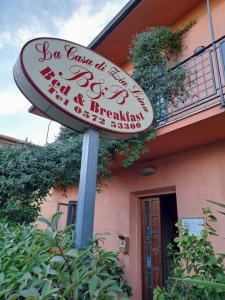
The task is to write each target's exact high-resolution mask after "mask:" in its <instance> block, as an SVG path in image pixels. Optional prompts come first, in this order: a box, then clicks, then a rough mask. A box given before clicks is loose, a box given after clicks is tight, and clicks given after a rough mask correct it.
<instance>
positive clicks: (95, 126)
mask: <svg viewBox="0 0 225 300" xmlns="http://www.w3.org/2000/svg"><path fill="white" fill-rule="evenodd" d="M41 39H50V40H59V41H64V42H69V43H72V44H74V45H78V46H80V47H82V48H84V49H87V50H89V51H91V52H94V51H93V50H91V49H89V48H86V47H84V46H82V45H80V44H78V43H74V42H71V41H68V40H64V39H60V38H53V37H39V38H35V39H32V40H29V41H28V42H27V43H26V44H25V45H24V46H23V48H22V50H21V51H20V55H19V60H20V66H21V70H22V72H23V74H24V76H25V77H26V79H27V80H28V81H29V83H30V84H31V85H32V87H33V88H34V89H35V90H36V91H37V92H38V93H39V94H41V96H42V97H43V98H45V99H46V100H47V101H48V102H50V103H51V104H52V105H53V106H55V107H56V108H58V109H59V110H61V111H62V112H63V113H65V114H66V115H69V116H70V117H72V118H74V119H78V120H79V121H80V122H82V123H85V124H87V125H88V126H91V127H92V128H99V129H100V130H102V131H105V132H107V131H108V132H112V133H115V134H118V136H119V135H121V136H122V135H123V136H126V135H135V134H138V133H141V132H144V131H147V129H148V128H149V127H150V126H151V123H150V125H149V126H148V127H147V128H145V129H143V130H141V131H136V132H127V131H126V132H122V131H115V130H111V129H108V128H105V127H102V126H99V125H94V124H92V123H90V122H88V121H86V120H83V119H82V118H80V117H78V116H74V115H73V114H72V113H70V112H68V111H66V110H64V109H63V108H62V107H61V106H59V105H58V104H57V103H55V102H53V101H52V100H51V99H50V98H49V97H48V96H47V95H45V94H44V93H43V92H42V90H40V88H39V87H38V86H37V85H36V84H35V83H34V81H33V80H32V79H31V77H30V76H29V74H28V73H27V71H26V69H25V66H24V64H23V59H22V56H23V51H24V49H25V48H26V46H27V45H28V44H30V43H31V42H33V41H37V40H41ZM94 54H95V55H98V56H99V57H101V58H102V59H104V60H106V61H108V62H109V63H113V62H110V61H109V60H108V59H107V58H105V57H103V56H101V55H100V54H98V53H95V52H94ZM113 64H114V63H113ZM114 65H115V64H114ZM115 66H116V67H117V68H118V69H119V70H120V71H122V72H124V73H126V74H127V76H128V77H129V78H131V80H132V81H134V82H135V83H136V81H135V80H134V79H133V78H132V77H131V76H130V75H129V74H128V73H127V72H126V71H124V70H122V69H121V68H120V67H118V66H117V65H115ZM13 76H14V75H13ZM14 80H15V76H14ZM15 82H16V80H15ZM136 84H137V85H138V87H139V88H140V89H141V91H142V92H143V93H144V94H145V92H144V91H143V89H142V88H141V87H140V85H139V84H138V83H136ZM16 85H17V87H18V88H19V90H20V91H21V92H22V94H23V95H24V96H25V97H26V95H25V94H24V92H23V91H22V90H21V88H20V87H19V86H18V84H17V82H16ZM146 97H147V96H146ZM26 98H27V97H26ZM29 101H30V102H31V103H32V104H33V105H34V106H36V105H35V104H34V103H33V102H32V101H31V99H29ZM150 106H151V104H150ZM36 107H37V106H36ZM43 113H44V114H46V115H47V116H48V117H49V118H50V119H53V118H52V116H49V115H48V114H47V113H45V112H43ZM55 121H56V122H58V123H60V122H59V121H58V120H55ZM60 124H61V123H60ZM62 124H63V123H62ZM63 125H65V124H63ZM65 126H66V127H69V126H68V125H65ZM73 130H75V129H74V128H73Z"/></svg>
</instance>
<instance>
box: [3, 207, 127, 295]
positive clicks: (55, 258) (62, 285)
mask: <svg viewBox="0 0 225 300" xmlns="http://www.w3.org/2000/svg"><path fill="white" fill-rule="evenodd" d="M59 217H60V213H57V214H55V215H54V216H53V217H52V220H51V222H48V221H47V220H46V219H42V221H44V222H45V223H47V224H48V229H47V230H45V231H41V230H39V229H37V228H36V227H35V226H32V225H27V226H25V225H19V224H9V223H7V222H6V221H1V222H0V299H7V300H13V299H15V300H16V299H19V300H22V299H27V300H48V299H49V300H53V299H58V300H63V299H68V300H72V299H73V300H74V299H77V300H81V299H82V300H83V299H87V300H88V299H89V300H94V299H99V300H111V299H112V300H113V299H121V300H122V299H123V300H125V299H128V296H129V295H130V293H131V290H130V287H129V286H128V285H127V284H126V283H125V282H124V281H123V280H122V277H123V269H122V268H121V267H120V266H119V265H118V256H117V254H116V253H114V252H107V251H105V250H104V249H102V248H101V246H100V244H101V242H102V241H103V239H104V238H103V237H102V236H97V237H95V238H94V239H93V242H92V243H91V245H90V246H89V247H88V248H87V249H85V250H78V249H76V248H74V247H73V241H74V238H73V228H72V226H70V227H67V229H65V230H64V231H57V230H56V223H57V220H58V218H59Z"/></svg>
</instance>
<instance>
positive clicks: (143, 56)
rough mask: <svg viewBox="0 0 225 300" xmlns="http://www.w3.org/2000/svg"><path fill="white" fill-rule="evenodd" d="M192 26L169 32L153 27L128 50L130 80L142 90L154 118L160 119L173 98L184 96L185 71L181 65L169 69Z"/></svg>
mask: <svg viewBox="0 0 225 300" xmlns="http://www.w3.org/2000/svg"><path fill="white" fill-rule="evenodd" d="M194 24H195V21H191V22H190V23H188V24H187V25H186V26H185V27H184V28H182V29H178V30H176V31H172V30H171V28H169V27H156V28H155V27H153V28H150V29H149V30H147V31H145V32H142V33H140V34H137V35H136V36H135V37H134V39H133V44H132V46H131V48H130V57H131V60H132V62H133V66H134V72H133V78H134V79H135V80H136V81H137V82H138V83H139V84H140V86H141V87H142V88H143V89H144V90H145V92H146V94H147V96H148V97H149V99H150V101H151V104H152V106H153V111H154V114H155V119H158V118H160V117H162V116H161V115H162V113H163V112H166V111H167V107H168V104H169V103H170V101H172V100H173V99H174V98H175V97H178V98H182V97H183V96H184V95H186V94H187V92H186V90H185V84H184V79H185V77H186V75H187V73H188V70H187V69H185V68H184V67H182V66H180V67H179V68H175V69H173V70H171V63H170V60H171V57H172V58H173V65H176V64H177V62H178V58H179V55H180V54H181V53H182V49H183V44H182V40H183V37H184V35H185V33H186V32H187V31H188V30H190V28H191V27H192V26H193V25H194Z"/></svg>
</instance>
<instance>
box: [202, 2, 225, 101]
mask: <svg viewBox="0 0 225 300" xmlns="http://www.w3.org/2000/svg"><path fill="white" fill-rule="evenodd" d="M206 2H207V10H208V20H209V28H210V35H211V43H212V46H213V55H214V59H215V64H216V75H217V78H218V82H219V93H220V100H221V107H225V99H224V94H223V87H222V81H221V76H220V69H219V60H218V55H217V51H216V43H215V35H214V29H213V21H212V14H211V7H210V0H206Z"/></svg>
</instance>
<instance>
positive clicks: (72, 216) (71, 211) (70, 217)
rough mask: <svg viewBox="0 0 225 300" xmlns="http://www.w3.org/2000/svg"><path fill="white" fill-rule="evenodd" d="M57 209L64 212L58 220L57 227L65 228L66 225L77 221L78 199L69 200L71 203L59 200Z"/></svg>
mask: <svg viewBox="0 0 225 300" xmlns="http://www.w3.org/2000/svg"><path fill="white" fill-rule="evenodd" d="M57 211H58V212H62V216H61V218H60V219H59V221H58V224H57V228H58V229H59V230H63V229H65V227H66V226H68V225H70V224H75V223H76V214H77V201H72V200H71V201H69V203H63V202H59V203H58V205H57Z"/></svg>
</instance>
